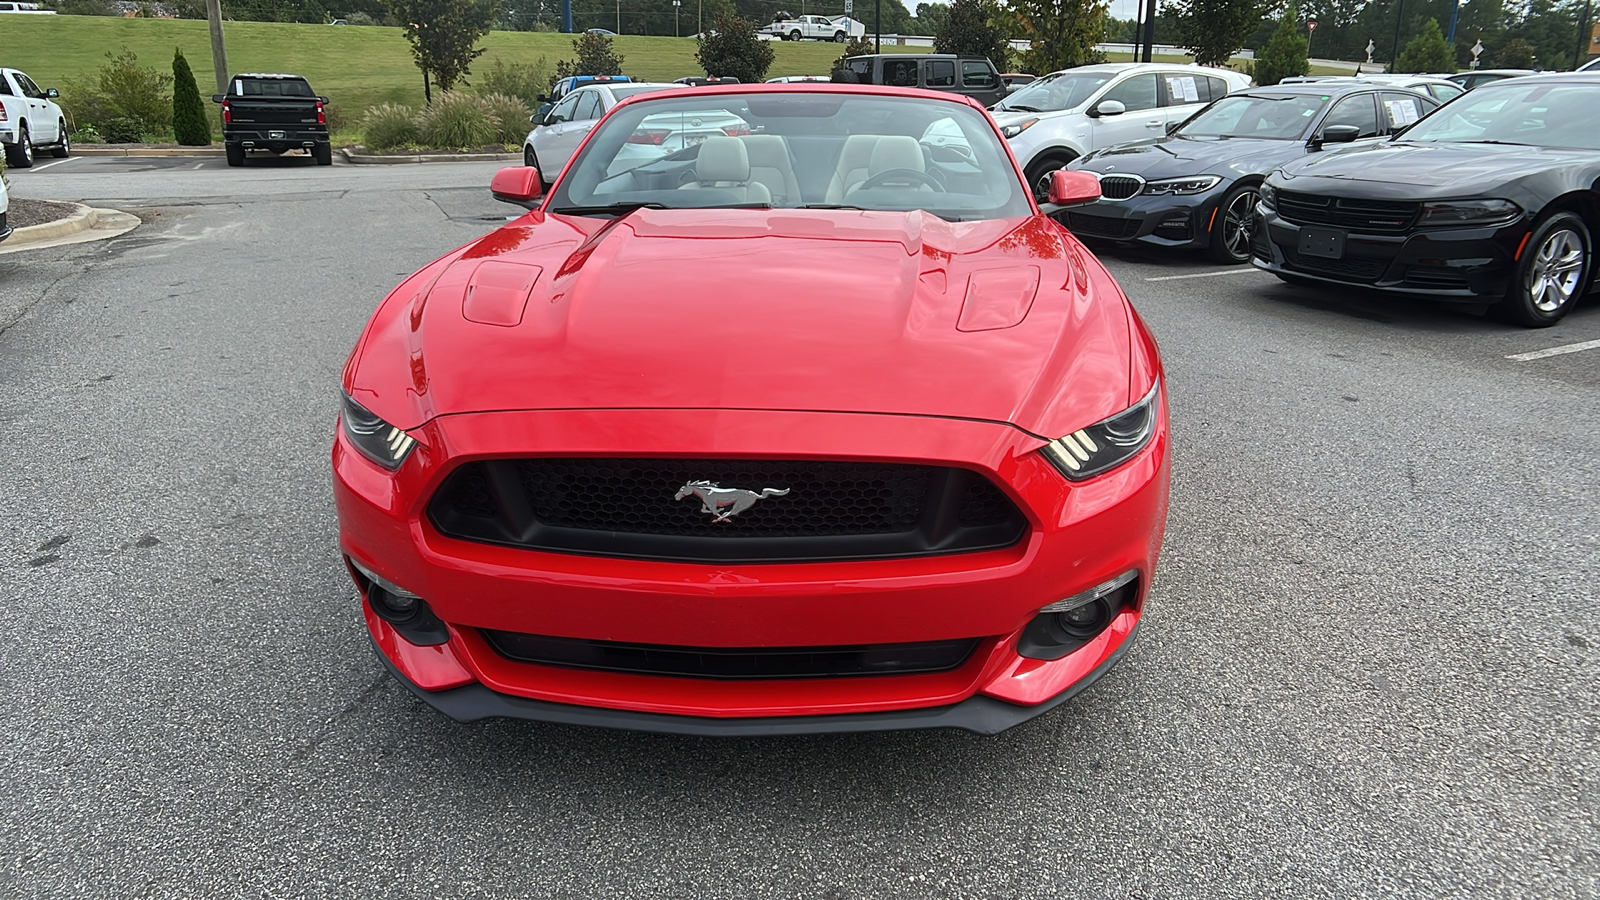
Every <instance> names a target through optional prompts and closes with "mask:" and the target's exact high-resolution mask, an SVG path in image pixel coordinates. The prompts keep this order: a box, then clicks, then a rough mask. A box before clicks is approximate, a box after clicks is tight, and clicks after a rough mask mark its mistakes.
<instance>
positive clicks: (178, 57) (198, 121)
mask: <svg viewBox="0 0 1600 900" xmlns="http://www.w3.org/2000/svg"><path fill="white" fill-rule="evenodd" d="M172 133H173V136H174V137H176V138H177V139H178V143H180V144H183V145H184V146H186V147H208V146H210V145H211V121H210V120H209V119H207V118H206V107H205V104H204V103H203V102H202V101H201V100H200V88H199V87H198V86H196V85H195V83H194V71H193V70H191V69H190V68H189V61H188V60H187V59H184V58H183V51H182V50H178V51H175V52H174V53H173V55H172Z"/></svg>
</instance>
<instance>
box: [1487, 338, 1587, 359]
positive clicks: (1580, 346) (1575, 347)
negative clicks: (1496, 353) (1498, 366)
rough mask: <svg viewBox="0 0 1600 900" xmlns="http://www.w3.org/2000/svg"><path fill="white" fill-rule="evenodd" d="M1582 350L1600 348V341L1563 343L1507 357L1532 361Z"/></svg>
mask: <svg viewBox="0 0 1600 900" xmlns="http://www.w3.org/2000/svg"><path fill="white" fill-rule="evenodd" d="M1580 350H1600V341H1580V342H1578V343H1576V344H1563V345H1561V346H1560V347H1551V348H1549V349H1547V350H1534V351H1532V352H1530V353H1513V354H1512V355H1510V356H1508V357H1506V359H1514V360H1516V361H1517V362H1531V361H1533V360H1536V359H1544V358H1545V357H1547V356H1560V355H1562V354H1564V353H1577V352H1578V351H1580Z"/></svg>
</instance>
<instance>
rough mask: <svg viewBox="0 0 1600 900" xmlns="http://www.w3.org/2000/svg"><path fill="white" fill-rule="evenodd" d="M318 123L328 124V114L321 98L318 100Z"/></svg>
mask: <svg viewBox="0 0 1600 900" xmlns="http://www.w3.org/2000/svg"><path fill="white" fill-rule="evenodd" d="M317 124H318V125H326V124H328V114H327V113H325V112H323V111H322V101H321V100H318V101H317Z"/></svg>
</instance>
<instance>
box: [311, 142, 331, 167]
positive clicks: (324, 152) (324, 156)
mask: <svg viewBox="0 0 1600 900" xmlns="http://www.w3.org/2000/svg"><path fill="white" fill-rule="evenodd" d="M311 156H312V157H313V158H315V159H316V161H317V165H319V166H331V165H333V145H332V144H318V145H317V146H315V147H313V148H312V149H311Z"/></svg>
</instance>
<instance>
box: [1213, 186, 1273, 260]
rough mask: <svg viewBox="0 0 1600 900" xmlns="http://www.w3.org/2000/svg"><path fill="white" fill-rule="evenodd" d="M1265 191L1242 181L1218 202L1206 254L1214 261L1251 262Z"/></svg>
mask: <svg viewBox="0 0 1600 900" xmlns="http://www.w3.org/2000/svg"><path fill="white" fill-rule="evenodd" d="M1260 199H1261V192H1260V190H1258V189H1257V188H1256V186H1255V185H1254V184H1241V185H1238V186H1237V187H1235V188H1234V189H1233V190H1231V191H1229V192H1228V194H1227V196H1225V197H1223V198H1222V202H1221V203H1218V204H1217V214H1216V217H1215V218H1213V219H1212V220H1211V243H1210V244H1208V245H1207V246H1206V255H1207V256H1209V257H1211V259H1212V261H1213V262H1219V263H1233V264H1235V265H1237V264H1238V263H1244V262H1249V261H1250V240H1251V238H1252V237H1253V236H1254V235H1255V229H1256V203H1257V201H1259V200H1260Z"/></svg>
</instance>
